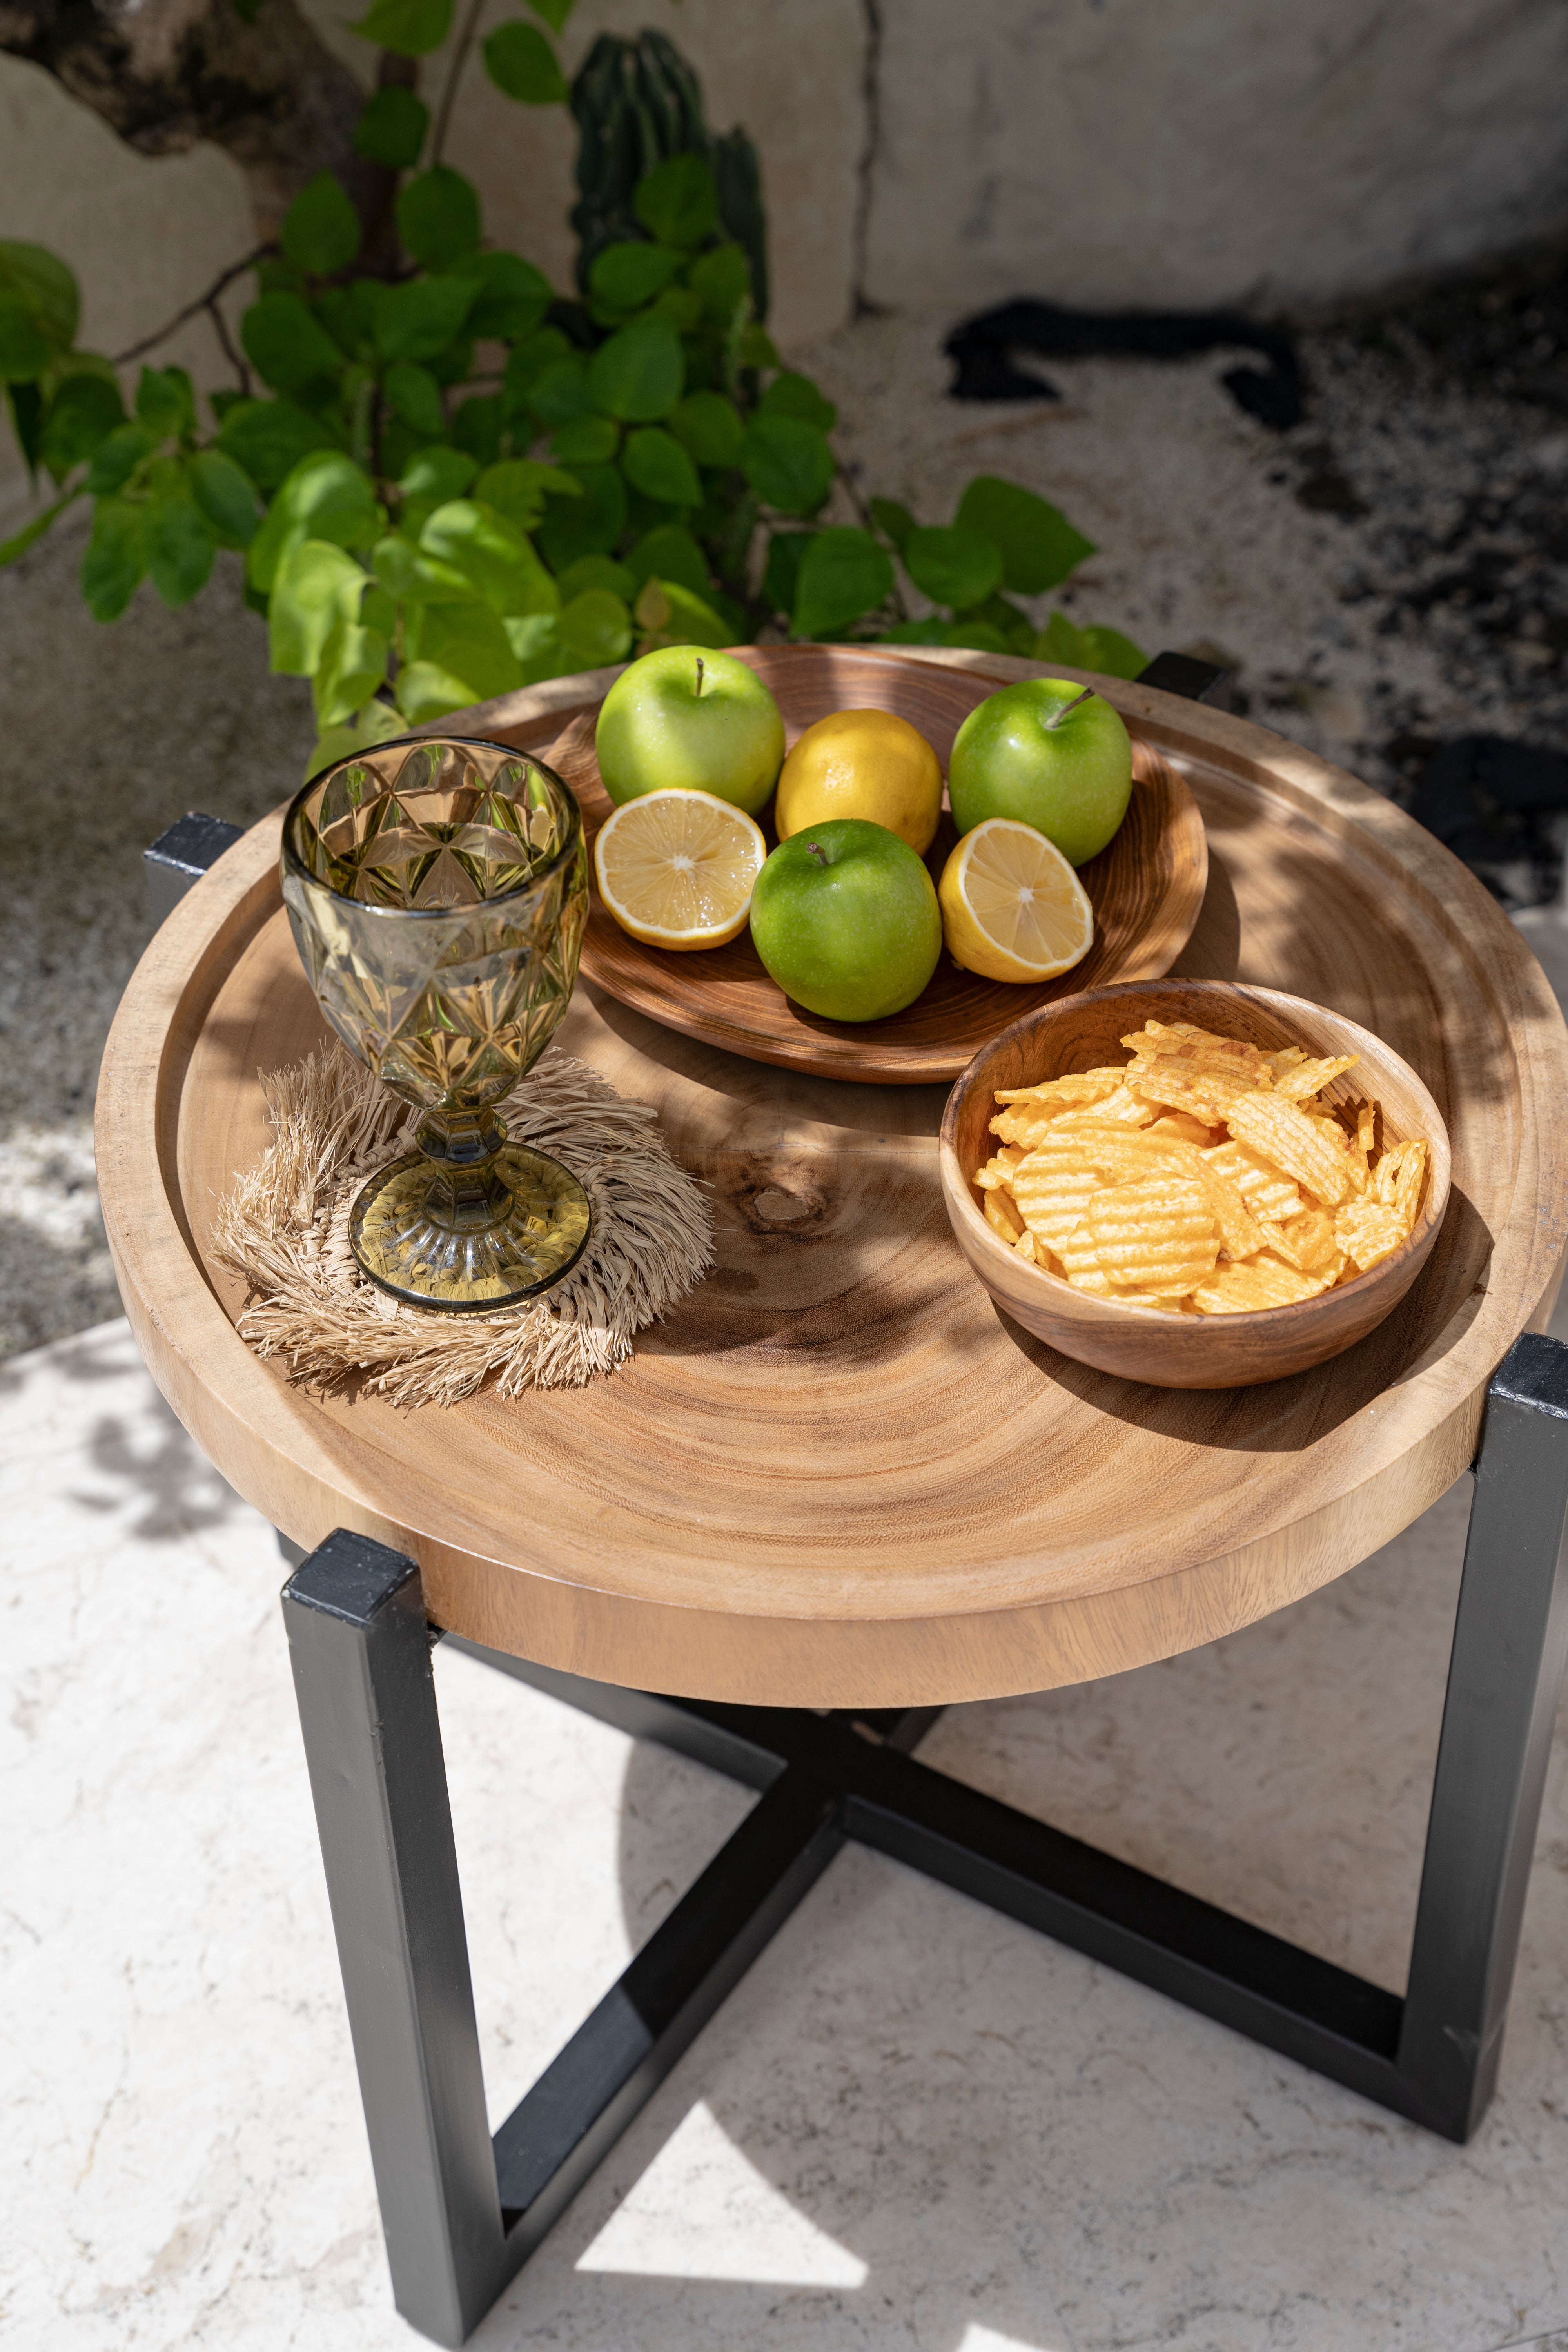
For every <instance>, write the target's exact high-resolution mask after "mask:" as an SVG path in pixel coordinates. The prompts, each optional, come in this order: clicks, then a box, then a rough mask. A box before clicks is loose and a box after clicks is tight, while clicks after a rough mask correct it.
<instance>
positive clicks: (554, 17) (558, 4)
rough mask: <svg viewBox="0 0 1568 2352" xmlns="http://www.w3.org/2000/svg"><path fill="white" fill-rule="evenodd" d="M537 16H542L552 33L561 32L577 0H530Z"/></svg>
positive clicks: (529, 3)
mask: <svg viewBox="0 0 1568 2352" xmlns="http://www.w3.org/2000/svg"><path fill="white" fill-rule="evenodd" d="M528 5H529V6H530V7H531V9H532V11H533V13H534V15H535V16H542V17H543V19H544V21H545V23H546V24H547V25H548V26H549V27H550V29H551V31H552V33H559V32H561V31H562V30H563V27H564V26H565V23H566V19H567V17H568V16H570V15H571V14H572V10H573V8H574V5H575V0H528Z"/></svg>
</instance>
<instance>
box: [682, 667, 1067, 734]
mask: <svg viewBox="0 0 1568 2352" xmlns="http://www.w3.org/2000/svg"><path fill="white" fill-rule="evenodd" d="M700 666H701V665H700V664H699V667H700ZM1093 698H1094V688H1093V687H1092V686H1086V687H1085V688H1084V690H1083V692H1082V693H1081V694H1075V695H1074V696H1073V698H1072V700H1071V701H1070V702H1063V703H1061V704H1059V705H1058V708H1057V709H1056V711H1055V712H1054V713H1053V715H1052V716H1051V717H1050V718H1049V719H1047V721H1046V726H1047V729H1051V728H1056V727H1059V726H1060V725H1061V723H1062V720H1063V719H1065V718H1067V716H1068V713H1069V712H1070V711H1074V710H1076V709H1078V707H1079V703H1080V702H1090V701H1092V700H1093Z"/></svg>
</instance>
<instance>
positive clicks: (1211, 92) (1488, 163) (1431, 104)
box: [0, 0, 1568, 484]
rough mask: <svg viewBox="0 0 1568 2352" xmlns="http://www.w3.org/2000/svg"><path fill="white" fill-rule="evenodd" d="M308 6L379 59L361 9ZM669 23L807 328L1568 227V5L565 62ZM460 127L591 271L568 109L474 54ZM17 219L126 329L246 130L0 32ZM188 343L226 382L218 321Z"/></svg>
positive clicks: (1026, 15) (601, 3)
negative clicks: (65, 80) (81, 83)
mask: <svg viewBox="0 0 1568 2352" xmlns="http://www.w3.org/2000/svg"><path fill="white" fill-rule="evenodd" d="M311 5H313V7H314V10H315V13H316V15H317V17H318V20H319V21H320V23H321V27H322V30H323V32H325V33H326V34H327V36H328V37H329V38H331V40H332V41H333V43H334V45H335V46H337V47H339V48H340V49H341V50H342V54H343V55H344V56H345V57H348V58H353V59H354V60H355V61H356V62H357V63H359V64H361V65H363V63H364V62H365V60H366V58H367V56H368V52H367V51H366V50H365V47H364V45H363V43H361V42H359V41H357V40H356V39H355V38H354V37H353V36H352V35H350V34H348V33H347V32H346V31H344V30H343V29H342V18H343V17H344V16H347V14H348V13H349V12H348V11H347V10H346V9H344V8H342V6H341V5H338V0H311ZM644 24H654V25H657V26H660V27H662V28H663V29H664V30H666V31H668V33H670V34H671V35H672V37H674V38H675V39H676V41H677V42H678V43H679V46H680V47H682V49H683V50H684V51H685V52H686V53H687V55H688V56H689V58H691V59H692V60H693V61H694V63H695V64H696V65H697V67H698V68H699V70H700V74H701V77H702V80H703V83H704V86H705V89H706V92H707V98H708V107H709V114H710V120H711V121H712V122H713V123H714V125H715V127H716V128H719V129H727V128H728V127H729V126H730V124H731V123H732V122H735V121H742V122H743V123H744V124H745V125H746V127H747V128H748V130H749V131H751V132H752V136H753V137H754V138H755V140H756V142H757V144H758V146H759V148H760V150H761V152H762V157H763V175H764V189H765V194H766V197H767V201H768V205H769V210H770V214H771V217H772V223H773V272H774V281H775V300H774V321H773V322H774V326H775V331H776V332H777V333H778V335H779V338H780V340H781V341H783V342H784V343H785V344H790V343H798V342H800V341H805V340H806V339H808V338H809V337H811V336H813V335H816V334H818V333H820V332H822V331H824V330H826V329H828V328H831V327H833V326H835V325H837V323H838V322H839V321H840V320H843V319H845V318H847V316H848V315H850V313H851V310H852V309H853V307H854V305H855V302H856V299H857V298H861V299H868V300H870V301H872V302H875V303H879V304H886V305H890V306H893V307H906V306H916V305H918V306H920V307H921V308H927V307H929V308H932V309H934V310H938V311H947V312H950V313H952V315H953V316H955V317H956V316H957V315H958V314H960V313H961V312H963V311H964V310H970V309H973V308H974V307H976V306H977V305H979V304H982V303H984V302H988V301H992V300H995V299H1003V298H1005V297H1006V296H1008V295H1010V294H1016V293H1039V294H1045V295H1050V296H1055V297H1057V298H1058V299H1065V300H1068V301H1075V302H1082V303H1089V304H1107V305H1114V304H1132V303H1161V304H1166V303H1168V304H1182V305H1193V304H1208V303H1219V302H1247V303H1250V304H1253V305H1255V306H1258V307H1259V308H1262V309H1270V308H1275V307H1280V306H1287V307H1288V306H1290V305H1314V304H1321V303H1323V302H1326V301H1330V300H1332V299H1335V298H1336V297H1339V296H1342V295H1344V294H1348V293H1360V292H1364V291H1368V290H1372V289H1377V288H1379V287H1382V286H1386V285H1390V284H1393V283H1396V282H1398V281H1400V280H1402V279H1404V278H1408V277H1411V276H1412V275H1415V274H1416V273H1418V272H1421V271H1424V270H1428V269H1434V268H1443V267H1447V266H1450V265H1452V264H1455V263H1458V262H1463V261H1466V260H1469V259H1471V258H1473V257H1477V256H1479V255H1484V254H1486V253H1488V252H1493V251H1499V250H1501V249H1503V248H1504V247H1508V246H1510V245H1512V244H1515V243H1518V242H1520V241H1521V239H1524V238H1526V237H1529V236H1536V235H1540V234H1542V233H1545V232H1550V231H1552V230H1556V229H1559V228H1563V227H1568V139H1565V137H1564V135H1563V115H1564V106H1563V93H1564V91H1565V90H1568V6H1565V5H1563V0H1310V5H1289V0H583V5H580V6H579V8H578V10H577V12H576V15H575V16H574V18H573V21H572V24H571V25H570V26H569V27H568V34H567V37H566V40H565V42H564V44H563V51H564V56H565V60H566V63H567V66H568V68H572V67H573V66H574V65H575V63H576V62H577V60H578V58H580V57H581V56H582V54H583V52H584V50H585V49H586V47H588V45H589V43H590V41H591V40H592V39H593V37H594V36H595V33H597V32H598V31H600V30H602V29H605V28H606V27H608V28H612V29H615V30H618V31H631V30H634V29H636V28H637V27H639V26H642V25H644ZM443 68H444V60H443V59H442V58H433V59H430V60H427V61H426V67H425V69H424V71H425V83H426V89H430V90H434V89H439V87H440V85H441V78H442V73H443ZM869 96H874V99H875V103H874V105H873V104H871V103H869V102H868V97H869ZM573 143H574V132H573V129H572V126H571V124H570V122H569V121H568V120H567V119H566V118H565V116H564V114H563V112H562V111H561V110H542V111H539V112H535V111H533V110H528V109H523V108H518V107H515V106H513V105H511V104H510V102H509V101H508V100H503V99H502V98H500V96H499V94H498V93H497V92H495V91H494V90H493V89H490V88H489V84H488V83H487V82H486V81H485V79H484V77H483V75H482V73H481V72H480V70H479V68H478V66H477V65H474V66H471V67H470V68H469V71H468V77H467V80H466V83H465V87H464V92H463V96H462V99H461V101H460V103H459V108H458V136H457V138H456V140H455V141H454V142H453V146H452V150H451V157H452V160H453V161H454V162H456V163H459V164H460V165H462V166H463V167H464V168H466V169H468V171H469V172H470V173H472V175H473V176H474V177H475V178H476V179H477V181H478V182H479V185H480V188H481V190H482V193H483V195H484V199H485V205H486V213H487V219H488V222H489V229H490V233H491V235H492V236H495V237H496V238H497V239H498V240H499V241H501V242H504V243H507V244H510V245H513V246H515V247H520V248H521V250H522V251H524V252H526V253H528V254H530V255H531V257H534V258H536V259H537V260H538V261H539V262H540V263H541V264H542V266H543V267H544V268H546V269H548V270H549V271H550V272H551V273H552V276H553V277H555V278H556V279H557V281H558V282H560V283H561V284H563V285H565V284H566V283H567V282H568V280H569V273H570V261H571V238H570V235H569V232H568V230H567V226H566V211H567V207H568V205H569V204H570V202H571V200H572V194H573V191H572V185H571V161H572V152H573ZM0 236H23V237H31V238H35V239H37V240H38V241H39V242H40V243H45V244H48V245H51V246H54V247H57V248H58V250H59V251H61V252H62V253H64V254H65V255H66V256H67V257H68V259H69V260H70V261H71V262H72V264H73V265H74V267H75V268H77V270H78V272H79V276H80V278H81V279H82V284H83V289H84V295H85V311H86V316H85V323H84V332H85V335H86V337H87V339H88V340H89V341H91V342H93V343H94V344H96V345H97V346H98V347H99V348H100V349H104V350H109V351H115V350H119V349H122V348H123V347H124V346H125V345H127V344H129V343H130V342H131V341H133V340H134V339H135V337H136V336H137V334H138V333H141V332H144V331H146V330H147V329H148V328H149V327H151V326H153V325H154V324H157V323H159V322H160V321H161V320H163V318H166V317H168V316H169V315H171V314H172V313H173V312H174V310H176V309H177V308H178V307H179V306H180V304H181V302H182V301H184V300H185V299H189V297H190V296H191V295H192V294H194V293H195V292H197V291H198V290H199V289H200V288H201V287H202V286H203V285H204V284H205V283H206V282H208V281H209V280H210V278H212V277H213V276H214V275H215V274H216V271H217V269H218V268H221V267H222V265H223V264H224V263H225V262H226V260H228V259H229V258H231V257H233V256H235V255H236V254H237V253H239V252H241V251H243V250H244V248H245V247H246V245H247V242H248V239H249V225H248V220H247V212H246V206H245V203H244V197H243V193H242V190H241V187H240V184H239V180H238V176H237V173H235V171H234V170H233V169H232V167H231V166H230V165H229V164H228V163H227V162H226V160H225V159H224V158H223V157H222V156H221V155H219V154H217V153H216V152H214V151H210V150H206V151H198V152H195V153H194V154H192V155H189V156H184V157H179V158H175V159H172V160H169V161H163V162H150V161H147V160H145V159H143V158H142V157H139V156H136V155H133V154H132V153H131V152H130V151H129V150H128V149H126V148H124V147H122V146H121V144H120V143H119V142H118V141H116V140H115V139H114V138H113V137H112V135H111V134H110V132H109V131H106V130H105V129H104V128H103V127H102V126H101V125H100V123H99V122H98V121H97V120H96V119H95V118H94V117H92V116H91V115H89V114H88V113H87V112H86V111H85V110H83V109H81V108H79V106H77V105H75V104H74V103H73V101H72V100H69V99H68V98H67V97H66V96H65V95H64V93H63V92H62V91H61V90H60V89H58V87H57V86H56V85H55V84H54V83H52V82H51V81H49V80H48V79H47V77H46V76H45V75H43V74H42V73H40V72H38V71H37V69H36V68H32V67H29V66H25V65H22V64H19V63H17V62H16V61H15V60H14V59H11V58H0ZM166 356H168V357H171V358H177V359H179V360H181V361H183V362H184V363H185V364H186V365H189V366H191V367H192V368H193V369H194V370H195V373H197V375H198V379H202V378H205V379H207V380H216V373H217V371H216V355H215V353H214V352H213V351H212V346H211V336H210V331H209V330H208V329H207V328H206V327H205V325H198V326H196V327H194V328H192V329H191V330H189V331H187V332H186V333H185V334H184V336H183V337H182V338H181V340H180V341H179V342H178V343H176V344H174V345H172V346H170V347H169V350H168V352H167V354H166ZM7 466H12V467H13V471H12V477H11V478H12V480H13V484H14V482H15V472H14V464H13V461H12V459H11V457H10V453H9V450H8V448H7V449H5V450H4V451H0V468H4V467H7ZM0 480H3V476H0Z"/></svg>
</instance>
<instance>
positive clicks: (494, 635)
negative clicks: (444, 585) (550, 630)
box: [409, 604, 553, 702]
mask: <svg viewBox="0 0 1568 2352" xmlns="http://www.w3.org/2000/svg"><path fill="white" fill-rule="evenodd" d="M533 617H538V618H542V620H543V622H544V625H545V626H546V627H549V626H550V625H551V622H552V619H553V614H552V613H548V614H542V615H536V616H533ZM409 658H410V659H411V660H414V661H429V662H434V663H435V664H436V665H437V667H439V668H441V669H444V670H446V671H447V672H448V673H449V674H450V675H451V676H452V677H460V678H461V679H462V680H463V682H464V684H465V685H467V686H468V688H470V689H471V691H470V693H469V696H468V699H469V701H470V702H473V701H484V700H488V698H489V696H491V695H492V694H509V693H510V692H511V691H512V689H513V688H516V687H520V686H521V684H522V682H523V681H522V668H521V664H520V662H519V660H518V657H517V655H516V654H515V653H514V652H513V650H512V646H511V639H510V635H509V634H508V629H507V625H506V623H505V622H504V621H503V620H501V619H500V617H499V616H498V614H496V612H495V611H494V609H493V607H492V606H490V605H489V604H427V605H426V607H425V609H424V611H423V613H422V614H420V617H419V625H418V628H417V630H416V632H415V633H414V634H413V636H412V637H411V640H410V644H409Z"/></svg>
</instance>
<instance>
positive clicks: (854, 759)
mask: <svg viewBox="0 0 1568 2352" xmlns="http://www.w3.org/2000/svg"><path fill="white" fill-rule="evenodd" d="M941 814H942V763H941V761H939V760H938V758H937V756H936V753H935V752H934V751H932V750H931V745H930V744H929V743H928V742H927V741H926V739H925V737H924V736H923V735H922V734H921V732H920V730H919V729H918V728H914V727H911V726H910V722H909V720H908V719H899V718H895V716H894V714H893V713H892V712H891V711H890V710H835V711H832V712H830V713H829V715H828V716H827V718H826V719H818V720H817V722H816V726H815V727H808V728H807V729H806V730H805V734H804V735H803V736H802V737H801V739H800V740H799V742H798V743H797V744H796V745H795V749H794V751H792V752H791V753H790V755H789V757H788V759H787V760H786V761H784V768H783V771H782V772H781V773H780V776H779V793H778V799H777V801H776V802H775V803H774V805H773V823H774V825H775V826H776V828H777V831H778V836H779V839H780V840H781V841H787V840H788V839H789V837H790V835H791V834H794V833H802V832H804V831H805V827H806V826H807V825H808V824H832V823H833V821H834V819H835V818H836V817H843V816H858V817H863V818H865V819H866V820H867V821H868V823H870V824H885V825H886V826H887V828H888V831H889V833H896V834H897V835H898V836H899V839H900V841H907V842H908V843H909V845H910V848H911V849H912V850H913V851H914V853H915V855H916V856H917V857H923V856H924V855H925V853H926V851H927V850H928V849H929V848H930V847H931V835H933V834H934V833H935V831H936V821H937V819H938V817H939V816H940V815H941Z"/></svg>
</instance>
